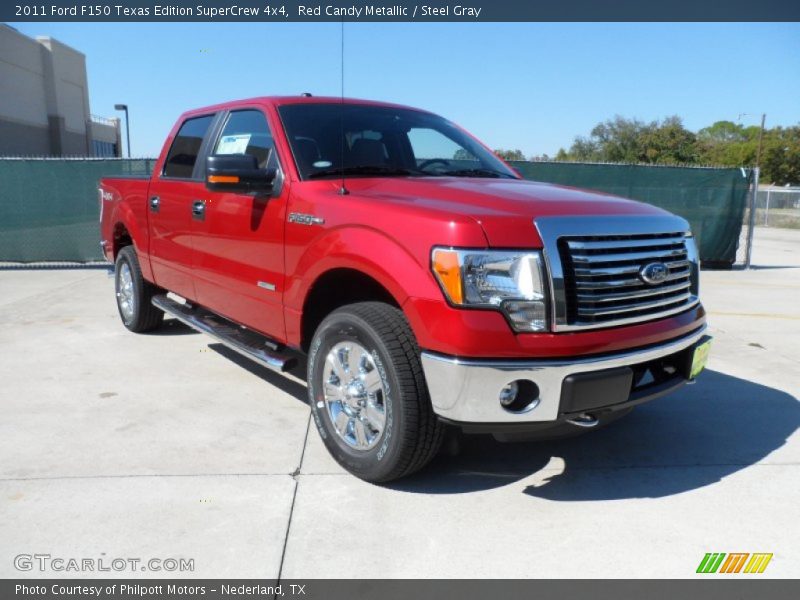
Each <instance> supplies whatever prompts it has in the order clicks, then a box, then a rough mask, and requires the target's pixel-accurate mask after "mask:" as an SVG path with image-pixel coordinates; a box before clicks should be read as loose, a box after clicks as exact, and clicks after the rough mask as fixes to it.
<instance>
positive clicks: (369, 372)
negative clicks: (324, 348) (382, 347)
mask: <svg viewBox="0 0 800 600" xmlns="http://www.w3.org/2000/svg"><path fill="white" fill-rule="evenodd" d="M322 385H323V393H324V396H325V406H326V408H327V410H328V416H329V417H330V419H331V423H333V427H334V429H335V430H336V433H337V434H338V435H339V437H340V438H342V439H343V440H344V442H345V443H346V444H347V445H348V446H350V447H351V448H353V449H355V450H361V451H365V450H370V449H371V448H374V447H375V446H376V445H377V443H378V441H379V440H380V437H381V434H382V433H383V429H384V426H385V424H386V410H385V408H386V407H385V404H384V401H385V398H386V393H385V390H384V387H383V380H382V378H381V376H380V373H379V372H378V369H377V367H376V365H375V360H374V358H373V357H372V355H371V354H370V353H369V352H367V349H366V348H364V347H363V346H361V345H360V344H358V343H356V342H340V343H338V344H336V345H335V346H334V347H333V348H331V350H330V352H329V353H328V356H327V357H326V358H325V366H324V368H323V371H322Z"/></svg>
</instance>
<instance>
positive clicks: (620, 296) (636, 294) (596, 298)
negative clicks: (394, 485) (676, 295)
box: [577, 280, 691, 303]
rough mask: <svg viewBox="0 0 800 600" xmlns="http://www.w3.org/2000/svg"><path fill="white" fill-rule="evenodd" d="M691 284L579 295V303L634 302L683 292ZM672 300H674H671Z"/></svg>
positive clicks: (687, 282) (684, 283)
mask: <svg viewBox="0 0 800 600" xmlns="http://www.w3.org/2000/svg"><path fill="white" fill-rule="evenodd" d="M690 285H691V283H690V282H689V281H688V280H687V281H684V282H682V283H679V284H677V285H671V286H666V287H657V288H647V289H644V290H634V291H632V292H619V293H613V294H578V295H577V298H578V302H580V303H583V302H594V303H599V302H618V301H620V300H632V299H635V298H648V297H650V296H658V295H660V294H670V293H673V292H680V291H681V290H685V289H688V288H689V286H690ZM670 300H672V299H671V298H670Z"/></svg>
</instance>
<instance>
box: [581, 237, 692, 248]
mask: <svg viewBox="0 0 800 600" xmlns="http://www.w3.org/2000/svg"><path fill="white" fill-rule="evenodd" d="M567 245H568V246H569V247H570V248H571V249H573V250H608V249H610V248H614V249H616V248H652V247H653V246H681V247H682V246H683V236H681V237H671V238H656V239H653V238H649V239H639V240H600V241H593V240H589V241H586V240H567Z"/></svg>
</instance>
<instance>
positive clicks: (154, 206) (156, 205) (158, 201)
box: [150, 196, 161, 213]
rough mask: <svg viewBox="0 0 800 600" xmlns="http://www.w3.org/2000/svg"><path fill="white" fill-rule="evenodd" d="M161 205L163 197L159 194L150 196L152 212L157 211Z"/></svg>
mask: <svg viewBox="0 0 800 600" xmlns="http://www.w3.org/2000/svg"><path fill="white" fill-rule="evenodd" d="M160 206H161V198H159V197H158V196H153V197H152V198H150V212H154V213H157V212H158V209H159V207H160Z"/></svg>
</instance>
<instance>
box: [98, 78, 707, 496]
mask: <svg viewBox="0 0 800 600" xmlns="http://www.w3.org/2000/svg"><path fill="white" fill-rule="evenodd" d="M100 206H101V230H102V236H101V238H102V242H101V244H102V248H103V252H104V254H105V256H106V257H107V258H108V260H109V261H113V262H114V263H115V265H116V275H115V286H116V296H117V304H118V307H119V313H120V316H121V318H122V322H123V323H124V325H125V327H127V328H128V329H130V330H131V331H134V332H143V331H148V330H151V329H154V328H156V327H158V326H159V325H160V324H161V322H162V320H163V318H164V315H165V314H167V315H169V316H171V317H174V318H177V319H179V320H180V321H183V322H184V323H186V324H187V325H189V326H191V327H194V328H195V329H198V330H200V331H203V332H205V333H207V334H209V335H211V336H213V337H215V338H216V339H217V340H218V341H220V342H222V343H224V344H227V345H228V346H230V347H231V348H233V349H234V350H236V351H237V352H240V353H241V354H243V355H245V356H247V357H249V358H251V359H253V360H255V361H257V362H259V363H261V364H262V365H265V366H267V367H269V368H271V369H275V370H277V371H285V370H287V369H289V368H291V366H292V364H294V363H295V362H296V361H297V360H298V359H303V358H305V360H306V362H307V381H308V398H309V404H310V406H311V410H312V414H313V417H314V421H315V423H316V426H317V428H318V429H319V433H320V435H321V436H322V439H323V440H324V443H325V445H326V446H327V448H328V449H329V451H330V452H331V454H332V455H333V456H334V458H335V459H336V460H337V461H338V462H339V463H340V464H341V465H343V466H344V467H345V468H346V469H348V470H349V471H350V472H352V473H353V474H355V475H356V476H358V477H361V478H363V479H365V480H368V481H374V482H382V481H389V480H392V479H396V478H399V477H402V476H405V475H408V474H410V473H412V472H414V471H416V470H418V469H420V468H422V467H423V466H424V465H425V464H427V463H428V462H429V461H430V459H431V458H432V457H433V456H434V455H435V454H436V452H437V450H438V449H439V447H440V445H441V441H442V436H443V432H444V430H445V428H447V427H453V428H461V429H462V430H464V431H466V432H468V433H469V432H486V433H491V434H493V435H494V436H495V437H497V438H498V439H501V440H513V439H517V438H519V437H522V436H525V437H530V436H552V435H553V434H556V433H557V434H559V435H561V434H568V433H571V432H577V431H581V430H587V429H590V428H596V427H598V426H602V425H604V424H606V423H609V422H610V421H612V420H614V419H616V418H618V417H619V416H621V415H623V414H626V413H627V412H629V411H630V410H631V408H632V407H633V406H634V405H636V404H639V403H642V402H645V401H648V400H651V399H653V398H655V397H658V396H661V395H663V394H665V393H668V392H671V391H673V390H675V389H676V388H678V387H680V386H681V385H683V384H684V383H686V382H688V381H691V380H693V379H694V378H695V377H696V376H697V374H698V373H699V372H700V370H702V368H703V366H704V364H705V360H706V356H707V354H708V347H709V341H710V339H709V338H708V336H706V335H705V330H706V324H705V311H704V310H703V307H702V306H701V304H700V301H699V299H698V274H699V268H698V257H697V251H696V248H695V243H694V239H693V237H692V234H691V232H690V231H689V226H688V224H687V222H686V221H685V220H684V219H682V218H680V217H677V216H674V215H672V214H670V213H667V212H665V211H663V210H660V209H658V208H655V207H653V206H650V205H647V204H641V203H638V202H634V201H632V200H626V199H623V198H618V197H614V196H609V195H605V194H600V193H594V192H589V191H582V190H579V189H571V188H565V187H559V186H554V185H545V184H542V183H536V182H532V181H525V180H523V179H522V178H520V176H519V175H518V174H517V173H516V172H515V171H514V170H513V169H512V168H510V167H509V166H508V165H506V164H505V163H504V162H503V161H502V160H500V159H499V158H497V157H496V156H495V155H494V154H493V153H492V152H491V151H490V150H489V149H488V148H487V147H485V146H484V145H482V144H481V143H480V142H478V141H477V140H476V139H475V138H473V137H472V136H470V135H469V134H468V133H466V132H465V131H464V130H462V129H461V128H459V127H458V126H457V125H455V124H453V123H451V122H450V121H447V120H446V119H444V118H442V117H439V116H437V115H434V114H431V113H429V112H426V111H422V110H417V109H412V108H407V107H404V106H398V105H393V104H385V103H378V102H368V101H361V100H343V99H341V98H316V97H310V96H309V95H307V94H304V95H303V96H298V97H265V98H255V99H251V100H242V101H236V102H228V103H225V104H220V105H216V106H210V107H206V108H202V109H198V110H193V111H190V112H187V113H185V114H183V115H182V116H181V117H180V119H179V120H178V122H177V123H176V124H175V126H174V128H173V130H172V131H171V133H170V134H169V137H168V138H167V140H166V142H165V144H164V148H163V151H162V153H161V156H160V157H159V158H158V160H157V161H156V164H155V167H154V171H153V175H152V176H151V177H150V178H149V179H135V178H123V177H114V178H106V179H103V180H102V181H101V185H100ZM168 294H169V295H168Z"/></svg>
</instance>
